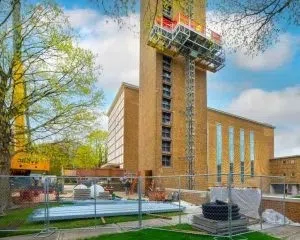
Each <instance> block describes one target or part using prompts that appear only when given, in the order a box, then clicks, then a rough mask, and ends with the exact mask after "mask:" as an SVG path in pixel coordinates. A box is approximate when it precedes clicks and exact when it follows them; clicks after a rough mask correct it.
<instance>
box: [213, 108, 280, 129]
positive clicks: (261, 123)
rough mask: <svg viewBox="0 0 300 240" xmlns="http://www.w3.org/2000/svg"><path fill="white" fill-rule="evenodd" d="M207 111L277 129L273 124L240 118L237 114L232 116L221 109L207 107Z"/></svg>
mask: <svg viewBox="0 0 300 240" xmlns="http://www.w3.org/2000/svg"><path fill="white" fill-rule="evenodd" d="M207 110H210V111H214V112H217V113H221V114H224V115H228V116H230V117H234V118H239V119H241V120H245V121H248V122H252V123H255V124H259V125H263V126H265V127H268V128H273V129H275V128H276V127H275V126H273V125H271V124H268V123H264V122H259V121H255V120H252V119H249V118H245V117H242V116H239V115H236V114H232V113H229V112H224V111H222V110H219V109H215V108H211V107H207Z"/></svg>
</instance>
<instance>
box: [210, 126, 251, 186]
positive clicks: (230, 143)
mask: <svg viewBox="0 0 300 240" xmlns="http://www.w3.org/2000/svg"><path fill="white" fill-rule="evenodd" d="M249 136H250V139H249V140H250V141H249V142H250V163H251V176H254V174H255V172H254V160H255V139H254V132H253V131H250V135H249ZM228 150H229V151H228V153H229V172H230V173H231V174H233V173H234V128H233V127H229V128H228ZM239 150H240V167H241V168H240V177H241V182H244V181H245V178H244V175H245V131H244V129H240V149H239ZM216 158H217V159H216V161H217V181H218V182H221V173H222V125H221V124H217V126H216ZM231 181H233V176H232V177H231Z"/></svg>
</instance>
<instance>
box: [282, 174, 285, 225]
mask: <svg viewBox="0 0 300 240" xmlns="http://www.w3.org/2000/svg"><path fill="white" fill-rule="evenodd" d="M285 184H286V182H285V176H284V177H283V206H282V208H283V209H282V215H283V226H285V225H286V220H285V218H286V216H285V191H286V185H285Z"/></svg>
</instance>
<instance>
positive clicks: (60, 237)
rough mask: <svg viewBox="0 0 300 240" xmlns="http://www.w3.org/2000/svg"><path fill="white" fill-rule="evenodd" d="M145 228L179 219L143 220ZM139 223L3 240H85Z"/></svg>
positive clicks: (123, 229) (185, 219) (108, 225)
mask: <svg viewBox="0 0 300 240" xmlns="http://www.w3.org/2000/svg"><path fill="white" fill-rule="evenodd" d="M189 219H190V215H182V216H181V222H182V223H187V222H189ZM142 223H143V227H158V226H159V227H161V226H168V225H175V224H178V223H179V217H178V216H174V217H172V219H171V220H168V219H149V220H143V221H142ZM138 226H139V222H138V221H132V222H123V223H117V224H107V225H105V226H97V227H96V228H86V229H68V230H60V231H57V232H53V233H52V234H51V235H50V234H48V235H47V234H44V235H42V234H40V235H38V234H32V235H23V236H14V237H6V238H1V240H32V239H43V240H77V239H84V238H88V237H94V236H99V235H103V234H109V233H120V232H125V231H129V230H135V229H138Z"/></svg>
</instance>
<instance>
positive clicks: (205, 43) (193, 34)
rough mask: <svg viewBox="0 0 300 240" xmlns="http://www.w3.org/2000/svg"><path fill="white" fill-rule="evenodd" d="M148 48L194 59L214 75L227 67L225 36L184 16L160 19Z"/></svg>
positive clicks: (155, 25) (156, 20)
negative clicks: (223, 41) (223, 44)
mask: <svg viewBox="0 0 300 240" xmlns="http://www.w3.org/2000/svg"><path fill="white" fill-rule="evenodd" d="M148 45H149V46H152V47H154V48H156V49H157V50H158V51H159V52H162V53H164V54H166V55H169V56H171V57H175V56H178V55H182V56H189V57H192V58H193V59H194V60H195V64H196V66H197V67H200V68H202V69H204V70H208V71H211V72H216V71H218V70H220V69H221V68H223V67H224V66H225V53H224V49H223V47H222V39H221V36H220V35H219V34H217V33H216V32H214V31H212V30H210V29H208V28H206V27H204V26H203V25H201V24H199V23H196V22H195V21H193V20H191V19H190V18H188V17H186V16H184V15H183V14H180V13H179V14H178V15H177V17H176V18H175V19H174V20H170V19H168V18H166V17H158V18H156V19H155V22H154V25H153V27H152V29H151V31H150V36H149V40H148Z"/></svg>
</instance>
